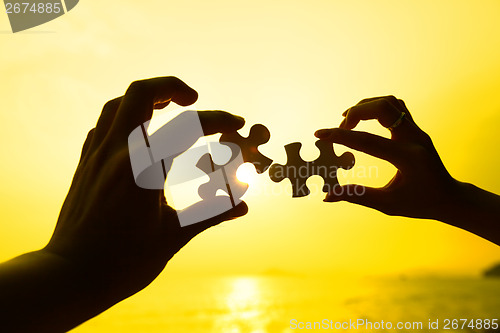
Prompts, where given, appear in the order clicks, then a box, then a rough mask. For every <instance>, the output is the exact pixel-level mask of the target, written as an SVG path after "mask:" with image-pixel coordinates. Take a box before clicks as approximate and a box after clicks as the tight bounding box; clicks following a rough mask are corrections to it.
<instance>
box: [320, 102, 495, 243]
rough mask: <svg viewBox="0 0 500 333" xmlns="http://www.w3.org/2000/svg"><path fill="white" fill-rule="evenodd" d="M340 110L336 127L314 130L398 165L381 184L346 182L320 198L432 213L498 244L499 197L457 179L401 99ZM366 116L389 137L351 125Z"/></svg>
mask: <svg viewBox="0 0 500 333" xmlns="http://www.w3.org/2000/svg"><path fill="white" fill-rule="evenodd" d="M343 116H344V117H345V118H344V120H343V121H342V123H341V124H340V126H339V128H332V129H321V130H318V131H317V132H316V133H315V135H316V136H317V137H318V138H320V139H321V140H326V141H329V142H335V143H340V144H343V145H345V146H348V147H350V148H353V149H356V150H359V151H362V152H365V153H367V154H370V155H372V156H375V157H378V158H381V159H384V160H387V161H388V162H390V163H391V164H393V165H394V166H395V167H396V168H397V169H398V171H397V172H396V175H395V176H394V177H393V178H392V180H391V181H390V182H389V183H388V184H387V185H385V186H384V187H382V188H371V187H365V186H363V189H362V190H360V189H356V191H355V187H358V186H361V185H355V184H349V185H345V186H343V187H341V188H338V189H336V191H333V192H332V193H329V194H327V196H326V198H325V200H324V201H326V202H335V201H342V200H344V201H348V202H352V203H356V204H359V205H363V206H367V207H371V208H374V209H377V210H379V211H381V212H383V213H385V214H388V215H401V216H407V217H413V218H427V219H436V220H440V221H443V222H446V223H449V224H452V225H454V226H457V227H460V228H463V229H466V230H469V231H471V232H473V233H475V234H478V235H480V236H482V237H484V238H486V239H489V240H491V241H493V242H495V243H497V244H499V242H500V224H499V222H498V221H499V220H500V197H499V196H497V195H495V194H493V193H490V192H487V191H484V190H481V189H479V188H477V187H475V186H473V185H471V184H466V183H461V182H459V181H457V180H455V179H454V178H453V177H452V176H451V175H450V174H449V173H448V171H447V170H446V168H445V166H444V164H443V162H442V161H441V158H440V157H439V154H438V153H437V151H436V149H435V148H434V145H433V143H432V140H431V138H430V137H429V135H427V134H426V133H425V132H424V131H422V130H421V129H420V128H419V127H418V126H417V124H416V123H415V122H414V120H413V118H412V116H411V114H410V112H409V110H408V108H407V107H406V105H405V103H404V102H403V101H402V100H400V99H397V98H395V97H394V96H385V97H375V98H368V99H364V100H362V101H360V102H359V103H358V104H356V105H355V106H353V107H351V108H350V109H348V110H347V111H346V112H344V114H343ZM369 119H377V120H378V121H379V123H380V124H381V125H382V126H384V127H387V128H389V129H390V130H391V139H386V138H384V137H381V136H378V135H374V134H370V133H366V132H359V131H353V130H352V129H354V128H355V127H356V126H357V124H358V123H359V122H360V121H362V120H369ZM353 193H364V194H363V195H353Z"/></svg>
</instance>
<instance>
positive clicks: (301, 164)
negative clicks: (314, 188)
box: [269, 140, 354, 198]
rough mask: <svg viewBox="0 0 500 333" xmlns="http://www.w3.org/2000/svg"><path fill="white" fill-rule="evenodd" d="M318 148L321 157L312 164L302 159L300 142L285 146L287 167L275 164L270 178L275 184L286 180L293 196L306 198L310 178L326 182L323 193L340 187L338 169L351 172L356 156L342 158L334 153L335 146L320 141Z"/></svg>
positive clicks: (346, 155) (345, 155)
mask: <svg viewBox="0 0 500 333" xmlns="http://www.w3.org/2000/svg"><path fill="white" fill-rule="evenodd" d="M315 144H316V147H318V149H319V151H320V155H319V157H318V158H317V159H316V160H315V161H312V162H306V161H304V160H303V159H302V158H301V157H300V148H301V147H302V144H301V143H300V142H294V143H290V144H288V145H286V146H285V151H286V155H287V162H286V165H281V164H273V165H272V166H271V168H270V169H269V177H270V178H271V180H272V181H274V182H277V183H278V182H280V181H282V180H283V179H285V178H288V179H290V182H291V183H292V196H293V197H294V198H296V197H304V196H306V195H308V194H309V193H310V191H309V189H308V188H307V185H306V181H307V179H308V178H309V177H311V176H314V175H318V176H321V177H322V178H323V180H324V181H325V183H324V186H323V192H329V191H330V190H331V189H334V188H335V186H339V182H338V180H337V169H338V168H342V169H345V170H349V169H351V168H352V167H353V166H354V155H353V154H351V153H344V154H342V155H341V156H340V157H339V156H337V155H336V154H335V152H334V151H333V144H332V143H329V142H326V141H321V140H318V141H316V143H315Z"/></svg>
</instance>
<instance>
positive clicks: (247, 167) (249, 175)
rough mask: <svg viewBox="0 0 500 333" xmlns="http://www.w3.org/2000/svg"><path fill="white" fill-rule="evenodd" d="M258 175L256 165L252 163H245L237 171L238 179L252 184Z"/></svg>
mask: <svg viewBox="0 0 500 333" xmlns="http://www.w3.org/2000/svg"><path fill="white" fill-rule="evenodd" d="M256 175H257V173H256V171H255V167H254V166H253V165H252V164H250V163H244V164H243V165H241V166H240V167H239V168H238V171H236V177H237V178H238V180H239V181H240V182H243V183H247V184H248V185H252V184H253V183H254V182H255V177H256Z"/></svg>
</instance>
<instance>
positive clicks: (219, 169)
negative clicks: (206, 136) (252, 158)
mask: <svg viewBox="0 0 500 333" xmlns="http://www.w3.org/2000/svg"><path fill="white" fill-rule="evenodd" d="M227 146H229V148H230V149H231V159H230V160H229V162H228V163H226V164H224V165H218V164H216V163H215V162H214V161H213V159H212V155H210V154H208V153H207V154H204V155H203V156H201V157H200V159H199V160H198V163H197V164H196V167H197V168H198V169H200V170H202V171H203V172H205V173H206V174H207V175H208V177H209V178H210V180H209V181H208V182H207V183H205V184H202V185H200V187H199V188H198V194H199V195H200V197H201V198H202V199H203V200H210V199H213V198H215V197H216V196H217V195H216V194H217V191H218V190H222V191H224V192H226V193H227V194H228V195H229V199H230V200H231V205H232V206H233V207H234V206H236V205H237V204H238V203H240V200H239V199H240V198H241V197H242V196H243V195H244V194H245V192H246V191H247V189H248V184H245V183H242V182H240V181H239V180H238V179H237V177H236V171H237V170H238V167H239V166H240V165H241V164H243V157H242V154H241V151H240V149H239V147H238V146H237V145H236V144H228V145H227Z"/></svg>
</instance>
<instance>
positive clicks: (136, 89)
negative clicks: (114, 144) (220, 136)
mask: <svg viewBox="0 0 500 333" xmlns="http://www.w3.org/2000/svg"><path fill="white" fill-rule="evenodd" d="M197 99H198V93H197V92H196V91H195V90H193V89H192V88H190V87H189V86H188V85H187V84H185V83H184V82H182V81H181V80H180V79H178V78H176V77H159V78H154V79H149V80H142V81H136V82H133V83H132V84H131V85H130V86H129V88H128V89H127V92H126V94H125V96H123V100H122V102H121V104H120V106H119V108H118V110H117V113H116V116H115V119H114V122H113V125H112V127H111V131H110V133H109V136H110V137H111V138H116V137H118V138H119V140H120V139H126V138H127V137H128V135H129V134H130V132H132V130H134V129H135V128H136V127H138V126H140V125H142V124H143V123H144V122H146V121H147V120H149V119H151V115H152V114H153V109H154V107H155V105H162V104H165V103H167V102H170V101H173V102H175V103H177V104H179V105H182V106H187V105H190V104H193V103H194V102H196V100H197ZM125 142H126V140H125Z"/></svg>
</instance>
